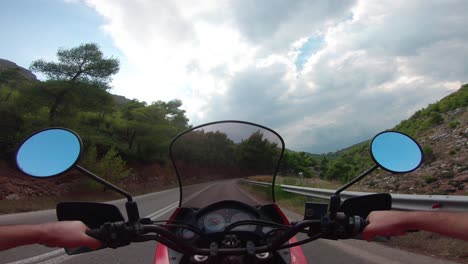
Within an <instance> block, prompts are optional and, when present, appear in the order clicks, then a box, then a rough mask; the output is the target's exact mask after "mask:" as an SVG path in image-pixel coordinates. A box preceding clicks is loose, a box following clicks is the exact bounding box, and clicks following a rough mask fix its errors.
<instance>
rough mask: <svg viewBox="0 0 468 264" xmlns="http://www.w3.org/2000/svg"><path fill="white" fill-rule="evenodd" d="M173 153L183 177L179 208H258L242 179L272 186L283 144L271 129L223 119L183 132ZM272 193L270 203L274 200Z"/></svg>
mask: <svg viewBox="0 0 468 264" xmlns="http://www.w3.org/2000/svg"><path fill="white" fill-rule="evenodd" d="M170 151H171V158H172V162H173V164H174V167H175V170H176V173H177V176H178V177H179V184H180V191H181V198H180V199H181V201H180V204H179V206H181V207H182V206H183V207H198V208H200V207H204V206H206V205H208V204H211V203H214V202H217V201H222V200H238V201H242V202H244V203H247V204H251V205H256V204H258V203H260V202H259V200H258V199H255V198H252V197H251V195H249V194H248V193H247V192H246V191H245V189H244V187H243V186H241V183H240V182H239V180H240V179H242V178H247V177H249V178H254V179H261V181H265V182H268V183H273V182H274V177H275V176H276V171H277V169H278V164H279V162H280V160H281V156H282V154H283V151H284V142H283V139H282V138H281V137H280V136H279V135H278V134H277V133H276V132H274V131H273V130H271V129H269V128H266V127H263V126H260V125H256V124H252V123H247V122H241V121H221V122H215V123H209V124H205V125H201V126H198V127H194V128H192V129H190V130H187V131H185V132H183V133H182V134H180V135H178V136H177V137H176V138H175V139H174V140H173V141H172V143H171V146H170ZM254 176H255V177H254ZM268 189H271V188H268ZM270 194H271V195H270V197H269V198H268V201H267V202H274V196H273V193H272V192H270ZM249 196H250V197H249Z"/></svg>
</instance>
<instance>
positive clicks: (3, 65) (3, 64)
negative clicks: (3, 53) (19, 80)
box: [0, 59, 37, 81]
mask: <svg viewBox="0 0 468 264" xmlns="http://www.w3.org/2000/svg"><path fill="white" fill-rule="evenodd" d="M11 68H16V69H18V71H19V73H20V74H21V75H22V76H24V77H25V78H27V79H30V80H33V81H37V77H36V75H34V74H33V73H32V72H31V71H29V70H27V69H25V68H23V67H21V66H18V65H17V64H16V63H14V62H12V61H9V60H5V59H0V72H2V71H5V70H7V69H11Z"/></svg>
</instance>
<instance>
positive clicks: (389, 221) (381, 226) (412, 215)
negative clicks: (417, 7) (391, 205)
mask: <svg viewBox="0 0 468 264" xmlns="http://www.w3.org/2000/svg"><path fill="white" fill-rule="evenodd" d="M368 220H369V225H368V226H367V227H366V228H365V229H364V231H363V232H362V234H361V236H362V238H363V239H366V240H368V241H370V240H372V239H373V238H374V237H375V236H398V235H403V234H405V233H406V231H407V230H424V231H429V232H434V233H439V234H441V235H444V236H449V237H453V238H458V239H463V240H467V241H468V213H449V212H420V211H415V212H402V211H375V212H372V213H371V214H370V215H369V217H368Z"/></svg>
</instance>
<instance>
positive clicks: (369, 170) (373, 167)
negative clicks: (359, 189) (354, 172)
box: [335, 165, 379, 195]
mask: <svg viewBox="0 0 468 264" xmlns="http://www.w3.org/2000/svg"><path fill="white" fill-rule="evenodd" d="M378 167H379V166H378V165H374V166H372V167H371V168H370V169H368V170H366V171H364V172H363V173H361V175H359V176H357V177H356V178H354V179H353V180H352V181H350V182H348V183H347V184H345V185H344V186H343V187H341V188H340V189H338V190H337V191H336V192H335V195H339V194H340V193H341V192H342V191H344V190H346V189H347V188H348V187H349V186H351V185H353V184H355V183H356V182H358V181H360V180H361V179H362V178H364V177H366V176H367V175H368V174H369V173H371V172H373V171H374V170H375V169H377V168H378Z"/></svg>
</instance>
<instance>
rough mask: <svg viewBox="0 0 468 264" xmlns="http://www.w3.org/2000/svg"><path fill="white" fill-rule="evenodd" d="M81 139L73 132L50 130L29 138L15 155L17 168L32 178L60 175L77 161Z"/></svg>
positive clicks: (60, 129) (59, 129) (57, 129)
mask: <svg viewBox="0 0 468 264" xmlns="http://www.w3.org/2000/svg"><path fill="white" fill-rule="evenodd" d="M81 146H82V144H81V139H80V138H79V137H78V135H76V134H75V133H74V132H72V131H70V130H67V129H62V128H51V129H46V130H42V131H40V132H37V133H35V134H33V135H32V136H30V137H29V138H28V139H26V140H25V141H24V142H23V144H21V146H20V148H19V149H18V152H17V154H16V164H17V165H18V168H19V169H20V170H21V171H22V172H24V173H25V174H27V175H30V176H33V177H40V178H44V177H51V176H55V175H58V174H61V173H63V172H65V171H67V170H68V169H70V168H71V167H72V166H74V165H75V163H76V162H77V161H78V159H79V157H80V154H81Z"/></svg>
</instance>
